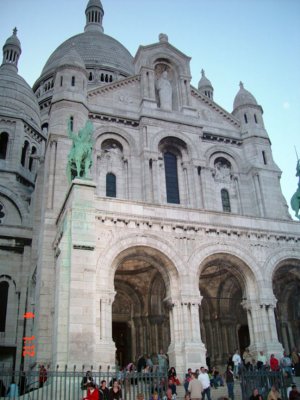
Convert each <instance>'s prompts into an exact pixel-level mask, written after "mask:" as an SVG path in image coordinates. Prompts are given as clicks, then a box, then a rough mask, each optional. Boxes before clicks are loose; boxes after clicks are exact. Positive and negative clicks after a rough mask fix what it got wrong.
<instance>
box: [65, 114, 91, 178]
mask: <svg viewBox="0 0 300 400" xmlns="http://www.w3.org/2000/svg"><path fill="white" fill-rule="evenodd" d="M68 136H69V138H70V139H72V141H73V144H72V148H71V150H70V153H69V155H68V163H67V177H68V181H69V183H71V182H72V180H73V179H74V178H82V179H88V176H89V170H90V168H91V166H92V149H93V124H92V122H91V121H87V122H86V124H85V126H84V128H82V129H80V130H79V132H78V134H74V133H73V131H72V129H71V119H70V120H69V121H68Z"/></svg>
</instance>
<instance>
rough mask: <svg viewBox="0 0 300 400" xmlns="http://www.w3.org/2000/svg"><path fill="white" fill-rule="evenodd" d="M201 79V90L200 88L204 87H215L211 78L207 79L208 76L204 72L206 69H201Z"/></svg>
mask: <svg viewBox="0 0 300 400" xmlns="http://www.w3.org/2000/svg"><path fill="white" fill-rule="evenodd" d="M201 75H202V76H201V79H200V81H199V83H198V89H199V90H200V89H204V88H211V89H213V86H212V84H211V81H210V80H209V79H207V78H206V76H205V72H204V70H203V69H202V70H201Z"/></svg>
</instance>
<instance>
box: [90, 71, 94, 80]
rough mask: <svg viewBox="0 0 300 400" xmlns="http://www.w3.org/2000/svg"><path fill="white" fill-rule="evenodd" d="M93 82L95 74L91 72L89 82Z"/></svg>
mask: <svg viewBox="0 0 300 400" xmlns="http://www.w3.org/2000/svg"><path fill="white" fill-rule="evenodd" d="M92 80H93V73H92V72H90V73H89V81H92Z"/></svg>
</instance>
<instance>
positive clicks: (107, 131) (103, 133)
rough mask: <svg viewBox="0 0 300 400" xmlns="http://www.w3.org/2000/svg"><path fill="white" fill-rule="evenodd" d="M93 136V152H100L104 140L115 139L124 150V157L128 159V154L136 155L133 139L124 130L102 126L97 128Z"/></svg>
mask: <svg viewBox="0 0 300 400" xmlns="http://www.w3.org/2000/svg"><path fill="white" fill-rule="evenodd" d="M94 136H95V146H94V149H95V152H97V151H100V149H101V143H102V141H104V140H105V139H109V138H112V139H115V140H117V141H119V142H120V143H121V144H122V146H123V149H124V156H126V157H129V155H130V154H137V147H136V143H135V141H134V139H133V137H132V136H131V135H130V134H129V133H128V132H127V131H126V130H125V129H121V128H119V127H116V126H102V127H101V128H97V129H96V130H95V133H94Z"/></svg>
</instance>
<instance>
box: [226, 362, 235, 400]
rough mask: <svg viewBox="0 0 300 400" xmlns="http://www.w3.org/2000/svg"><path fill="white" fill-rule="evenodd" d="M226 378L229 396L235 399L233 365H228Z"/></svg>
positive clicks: (232, 399)
mask: <svg viewBox="0 0 300 400" xmlns="http://www.w3.org/2000/svg"><path fill="white" fill-rule="evenodd" d="M225 380H226V385H227V391H228V397H229V398H230V399H231V400H234V375H233V371H232V367H231V365H228V366H227V369H226V371H225Z"/></svg>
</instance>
